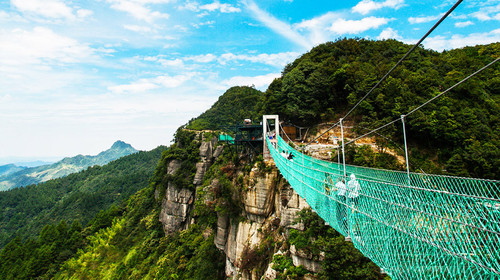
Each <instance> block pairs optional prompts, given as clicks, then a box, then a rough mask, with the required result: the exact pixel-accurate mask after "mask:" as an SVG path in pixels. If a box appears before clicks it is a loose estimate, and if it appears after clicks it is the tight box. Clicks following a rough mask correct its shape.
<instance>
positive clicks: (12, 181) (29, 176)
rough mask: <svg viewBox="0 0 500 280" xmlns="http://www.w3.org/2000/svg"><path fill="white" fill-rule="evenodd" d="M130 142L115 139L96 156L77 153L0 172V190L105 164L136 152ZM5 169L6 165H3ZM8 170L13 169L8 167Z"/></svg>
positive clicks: (36, 182)
mask: <svg viewBox="0 0 500 280" xmlns="http://www.w3.org/2000/svg"><path fill="white" fill-rule="evenodd" d="M136 152H137V150H136V149H134V148H133V147H132V146H131V145H130V144H127V143H125V142H123V141H116V142H115V143H114V144H113V145H112V146H111V148H109V149H108V150H106V151H103V152H101V153H99V154H98V155H96V156H83V155H77V156H75V157H70V158H64V159H62V160H60V161H58V162H56V163H53V164H48V165H42V166H37V167H31V168H19V167H18V170H17V171H12V172H7V171H6V172H3V173H2V172H0V191H4V190H8V189H12V188H17V187H23V186H28V185H33V184H38V183H41V182H46V181H48V180H51V179H55V178H60V177H63V176H67V175H69V174H71V173H75V172H79V171H81V170H83V169H85V168H87V167H89V166H94V165H100V166H102V165H105V164H107V163H109V162H111V161H113V160H116V159H119V158H121V157H123V156H126V155H130V154H133V153H136ZM5 169H6V170H7V167H5ZM9 170H15V169H14V168H13V167H10V168H9Z"/></svg>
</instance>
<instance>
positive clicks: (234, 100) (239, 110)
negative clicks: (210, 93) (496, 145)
mask: <svg viewBox="0 0 500 280" xmlns="http://www.w3.org/2000/svg"><path fill="white" fill-rule="evenodd" d="M260 100H262V92H261V91H259V90H256V89H254V88H251V87H232V88H230V89H228V90H227V91H226V92H225V93H224V94H223V95H221V96H220V97H219V100H217V102H215V103H214V105H212V107H211V108H210V109H209V110H207V111H206V112H204V113H203V114H201V115H200V116H199V117H197V118H193V119H192V120H190V121H189V123H188V124H187V127H186V128H188V129H196V130H202V129H212V130H218V129H222V128H224V127H228V126H232V125H236V124H240V123H241V122H242V121H243V120H244V119H252V120H255V121H258V120H259V119H261V118H262V115H259V113H260V112H259V111H258V110H257V107H256V106H257V103H258V102H259V101H260Z"/></svg>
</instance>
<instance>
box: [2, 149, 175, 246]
mask: <svg viewBox="0 0 500 280" xmlns="http://www.w3.org/2000/svg"><path fill="white" fill-rule="evenodd" d="M165 149H166V148H165V147H158V148H156V149H154V150H152V151H149V152H138V153H135V154H132V155H129V156H126V157H123V158H120V159H118V160H116V161H113V162H111V163H109V164H107V165H105V166H102V167H101V166H94V167H89V168H87V169H86V170H84V171H81V172H79V173H75V174H71V175H68V176H66V177H64V178H59V179H54V180H50V181H47V182H45V183H41V184H39V185H36V186H35V185H31V186H27V187H24V188H16V189H12V190H9V191H5V192H0V245H1V246H2V247H3V246H4V245H5V244H6V243H7V242H8V241H9V240H11V239H12V238H13V237H14V236H13V235H14V234H17V235H19V236H21V237H34V236H36V235H37V234H38V233H39V232H40V230H41V229H42V228H43V227H44V226H45V225H47V224H52V223H59V222H60V221H61V220H66V221H68V222H72V221H79V222H80V223H81V224H83V225H85V224H86V223H87V222H88V221H89V220H90V219H92V217H94V215H96V214H97V213H98V212H99V211H101V210H102V209H107V208H109V207H110V206H111V205H112V204H114V203H119V202H120V201H122V200H125V199H128V198H129V196H130V195H132V194H134V193H135V192H137V191H138V190H140V189H142V188H144V186H147V184H148V180H149V178H150V176H151V174H153V171H154V169H155V167H156V164H157V163H158V160H159V158H160V156H161V153H162V151H164V150H165Z"/></svg>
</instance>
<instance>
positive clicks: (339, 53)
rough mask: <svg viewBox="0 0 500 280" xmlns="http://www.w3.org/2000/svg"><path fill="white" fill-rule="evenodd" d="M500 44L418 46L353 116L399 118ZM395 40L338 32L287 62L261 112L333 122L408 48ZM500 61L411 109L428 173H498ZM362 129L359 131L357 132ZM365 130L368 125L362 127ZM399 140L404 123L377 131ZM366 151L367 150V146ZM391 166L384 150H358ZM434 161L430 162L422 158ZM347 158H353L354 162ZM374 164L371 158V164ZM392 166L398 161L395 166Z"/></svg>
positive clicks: (414, 136)
mask: <svg viewBox="0 0 500 280" xmlns="http://www.w3.org/2000/svg"><path fill="white" fill-rule="evenodd" d="M499 46H500V43H493V44H489V45H486V46H476V47H466V48H463V49H456V50H452V51H448V52H443V53H438V52H435V51H430V50H425V49H423V48H417V49H416V50H415V52H414V53H413V54H412V55H411V56H410V57H409V58H408V59H407V60H405V61H404V62H403V63H402V65H400V66H398V67H397V68H396V70H395V71H394V72H392V74H391V75H390V76H389V77H388V78H387V79H386V80H385V81H384V82H383V83H382V84H381V85H380V86H379V87H378V88H377V89H375V90H374V91H373V92H372V94H371V95H370V96H368V98H367V99H366V100H365V101H363V102H362V103H361V104H360V106H358V107H357V109H356V110H355V111H353V113H352V115H351V116H350V119H352V120H354V122H355V127H358V126H361V127H366V128H371V129H373V128H376V127H378V126H380V125H382V124H385V123H387V122H389V121H392V120H394V119H397V118H399V117H400V115H401V114H404V113H407V112H409V111H410V110H411V109H413V108H415V107H416V106H417V105H420V104H422V103H423V102H425V101H426V100H428V99H429V98H431V97H433V96H435V95H436V94H438V93H439V92H442V91H443V90H445V89H447V88H449V87H450V86H452V85H453V84H454V83H456V82H458V81H460V80H461V79H463V78H464V77H466V76H467V75H468V74H470V73H471V72H472V71H473V70H476V69H479V68H480V67H482V66H484V65H485V64H487V63H489V62H491V61H492V60H493V59H494V58H495V57H496V56H498V49H499ZM409 48H410V46H409V45H405V44H403V43H401V42H397V41H395V40H385V41H371V40H366V39H342V40H338V41H336V42H328V43H325V44H322V45H319V46H317V47H315V48H314V49H312V50H311V51H310V52H308V53H306V54H304V55H302V56H301V57H300V58H298V59H297V60H295V61H294V62H293V63H291V64H289V65H287V66H286V67H285V69H284V71H283V74H282V76H281V77H280V78H278V79H276V80H275V81H274V82H273V83H271V85H270V86H269V88H268V89H267V91H266V92H265V93H264V95H263V97H262V100H261V101H260V102H259V104H260V107H259V110H260V112H261V113H266V114H268V113H273V114H279V115H280V118H281V119H284V120H288V121H291V122H292V123H294V124H297V125H302V126H310V125H314V124H317V123H320V122H323V121H337V120H338V119H339V118H340V117H342V116H343V115H344V114H345V113H347V110H348V109H350V108H351V107H352V106H353V105H354V104H356V103H357V102H358V101H359V100H360V99H361V97H363V96H364V95H365V94H366V93H367V92H368V91H369V90H370V89H371V88H372V87H373V86H374V85H375V83H376V82H377V81H378V80H380V78H381V77H382V76H383V75H384V74H385V73H386V72H387V71H388V70H389V69H390V68H391V67H392V66H393V65H394V64H395V63H396V62H397V61H398V60H399V59H400V58H401V57H402V56H403V55H404V53H406V52H407V51H408V49H409ZM499 75H500V69H499V65H495V66H493V67H490V68H489V69H487V70H485V71H484V72H482V73H481V74H479V75H478V76H476V77H475V78H473V79H471V80H469V81H468V82H466V83H464V84H462V85H460V86H458V87H456V88H455V89H453V91H451V92H450V93H448V94H447V95H445V96H444V97H441V98H439V99H437V100H436V101H434V102H433V103H430V104H429V105H427V106H426V107H424V108H423V109H421V110H420V111H417V112H416V113H415V114H413V115H411V116H409V117H408V118H407V120H406V129H407V135H408V141H409V145H410V149H412V148H413V147H415V148H417V149H415V150H413V151H415V153H420V154H421V155H419V154H410V157H412V158H422V160H421V161H417V162H416V163H417V164H418V166H416V167H417V168H428V169H427V170H426V171H427V172H431V171H432V172H442V171H441V169H443V168H437V167H436V165H439V166H442V167H443V166H444V167H445V168H446V171H447V174H450V175H462V176H472V177H480V178H491V179H498V178H499V176H500V172H499V166H500V165H499V164H498V163H499V159H500V156H499V155H500V150H499V149H498V147H499V144H500V129H499V124H500V122H499V121H498V120H499V119H500V118H499V112H500V110H499V109H500V108H499V105H498V104H499V102H498V101H499V100H500V86H499V84H500V79H499V78H498V76H499ZM358 132H361V131H358ZM363 132H364V133H366V131H363ZM381 133H383V134H384V135H387V136H389V137H390V138H391V140H392V141H394V142H396V143H400V144H401V145H402V143H403V139H402V138H403V137H402V127H401V124H400V123H398V124H397V125H393V126H391V127H388V128H386V129H384V130H383V131H381ZM364 152H366V151H364ZM369 157H371V158H373V157H375V160H376V161H379V160H382V161H383V162H384V163H383V165H384V166H394V162H393V161H392V159H390V158H388V157H385V156H384V157H382V158H377V157H378V156H370V155H367V154H365V155H363V156H360V158H358V160H357V162H365V161H368V162H370V161H371V160H369V159H368V158H369ZM429 160H432V161H434V162H435V164H433V165H429V164H428V163H426V162H425V161H427V162H428V161H429ZM351 163H354V162H353V161H351ZM375 165H377V163H373V162H372V164H371V166H375ZM394 167H396V166H394Z"/></svg>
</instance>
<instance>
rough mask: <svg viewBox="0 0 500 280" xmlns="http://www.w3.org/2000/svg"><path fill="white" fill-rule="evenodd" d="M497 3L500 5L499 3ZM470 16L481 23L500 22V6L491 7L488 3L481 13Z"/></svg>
mask: <svg viewBox="0 0 500 280" xmlns="http://www.w3.org/2000/svg"><path fill="white" fill-rule="evenodd" d="M495 2H497V3H498V1H495ZM470 16H471V17H474V18H476V19H478V20H480V21H488V20H500V4H495V5H491V6H490V3H489V2H487V3H485V4H484V6H483V7H481V8H480V9H479V11H477V12H474V13H472V14H470Z"/></svg>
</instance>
